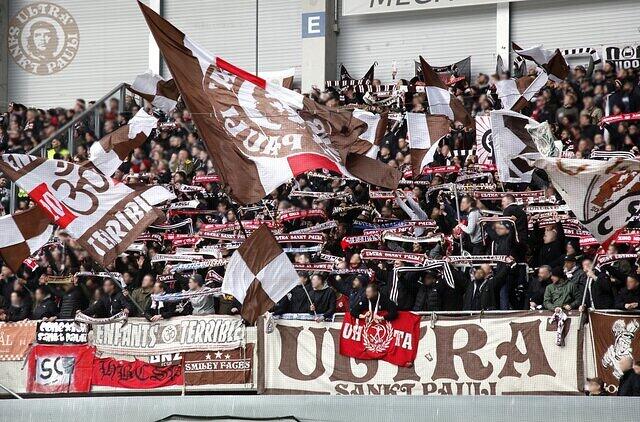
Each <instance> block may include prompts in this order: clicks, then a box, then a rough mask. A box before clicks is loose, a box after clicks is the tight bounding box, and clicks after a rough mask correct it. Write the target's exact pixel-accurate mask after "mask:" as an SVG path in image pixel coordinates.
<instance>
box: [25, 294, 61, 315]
mask: <svg viewBox="0 0 640 422" xmlns="http://www.w3.org/2000/svg"><path fill="white" fill-rule="evenodd" d="M34 296H35V299H36V301H35V305H34V307H33V312H32V313H31V319H45V320H46V319H49V318H52V319H54V320H55V318H56V316H57V315H58V306H57V305H56V302H55V301H54V300H53V298H52V297H51V294H50V293H49V291H48V289H47V288H45V287H38V288H37V289H36V291H35V294H34Z"/></svg>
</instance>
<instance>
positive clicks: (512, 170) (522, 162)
mask: <svg viewBox="0 0 640 422" xmlns="http://www.w3.org/2000/svg"><path fill="white" fill-rule="evenodd" d="M529 124H533V125H537V124H538V122H536V121H535V120H533V119H530V118H529V117H527V116H524V115H522V114H520V113H516V112H514V111H508V110H496V111H492V112H491V135H492V140H493V153H494V157H495V163H496V166H497V167H498V175H499V176H500V180H501V181H503V182H511V183H530V182H531V176H532V175H533V171H534V168H533V166H532V165H531V164H530V162H529V161H528V160H526V159H525V158H523V157H519V156H520V155H522V154H532V153H538V149H537V147H536V144H535V141H534V140H533V138H532V137H531V134H530V133H529V132H528V131H527V129H526V126H527V125H529Z"/></svg>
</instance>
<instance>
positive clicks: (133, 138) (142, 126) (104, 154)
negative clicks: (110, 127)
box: [89, 109, 158, 176]
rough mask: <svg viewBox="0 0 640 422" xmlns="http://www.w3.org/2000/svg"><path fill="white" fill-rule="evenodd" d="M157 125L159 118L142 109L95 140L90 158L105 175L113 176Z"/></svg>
mask: <svg viewBox="0 0 640 422" xmlns="http://www.w3.org/2000/svg"><path fill="white" fill-rule="evenodd" d="M157 125H158V119H156V118H155V117H153V116H150V115H149V114H147V113H146V112H145V111H144V110H142V109H140V111H138V112H137V113H136V115H135V116H133V117H132V118H131V120H129V122H128V123H127V124H126V125H124V126H121V127H119V128H118V129H116V130H114V131H113V132H111V133H109V134H108V135H106V136H104V137H103V138H102V139H100V140H99V141H98V142H94V143H93V145H91V149H90V150H89V159H90V160H91V162H92V163H93V164H94V165H95V166H96V167H97V168H98V170H100V171H101V172H102V173H103V174H104V175H106V176H111V175H113V173H115V171H116V170H117V169H118V167H120V165H121V164H122V162H123V161H124V160H126V159H127V157H128V156H129V154H130V153H131V152H132V151H133V150H134V149H136V148H138V147H139V146H140V145H142V144H143V143H144V142H145V141H146V140H147V138H148V137H149V135H150V134H151V131H152V130H153V129H154V128H155V127H156V126H157Z"/></svg>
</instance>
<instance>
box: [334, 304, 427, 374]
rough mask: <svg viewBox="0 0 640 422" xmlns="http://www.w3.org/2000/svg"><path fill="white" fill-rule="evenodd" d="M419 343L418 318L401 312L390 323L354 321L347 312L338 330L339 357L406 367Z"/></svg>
mask: <svg viewBox="0 0 640 422" xmlns="http://www.w3.org/2000/svg"><path fill="white" fill-rule="evenodd" d="M419 340H420V316H419V315H416V314H413V313H411V312H403V311H401V312H398V317H397V318H396V319H394V320H393V321H387V320H383V321H381V322H376V321H375V320H373V319H356V318H354V317H352V316H351V314H350V313H349V312H347V313H345V314H344V321H343V322H342V329H341V330H340V354H341V355H344V356H349V357H352V358H356V359H382V360H386V361H387V362H389V363H393V364H394V365H398V366H409V365H410V364H412V363H413V361H414V360H415V359H416V355H417V354H418V342H419Z"/></svg>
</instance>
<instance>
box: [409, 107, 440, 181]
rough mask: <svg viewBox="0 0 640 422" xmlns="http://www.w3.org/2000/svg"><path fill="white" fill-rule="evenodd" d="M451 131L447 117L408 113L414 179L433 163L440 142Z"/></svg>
mask: <svg viewBox="0 0 640 422" xmlns="http://www.w3.org/2000/svg"><path fill="white" fill-rule="evenodd" d="M450 131H451V126H450V121H449V119H448V118H447V116H439V115H429V116H427V115H426V114H424V113H407V134H408V137H409V146H410V147H411V167H412V168H413V175H414V177H416V176H418V175H420V174H421V173H422V170H423V169H424V168H425V167H428V166H429V164H431V163H432V162H433V157H434V155H435V153H436V151H437V149H438V141H440V139H442V138H443V137H444V136H446V135H447V134H448V133H449V132H450Z"/></svg>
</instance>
